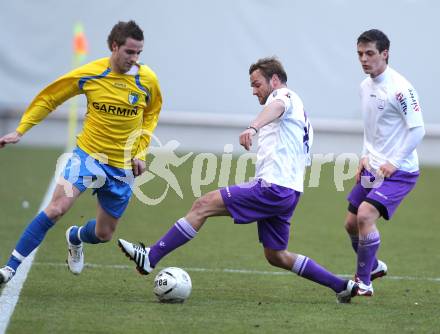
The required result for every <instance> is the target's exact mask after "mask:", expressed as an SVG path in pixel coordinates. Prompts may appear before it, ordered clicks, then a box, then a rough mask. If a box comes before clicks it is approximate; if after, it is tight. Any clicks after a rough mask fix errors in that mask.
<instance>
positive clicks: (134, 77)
mask: <svg viewBox="0 0 440 334" xmlns="http://www.w3.org/2000/svg"><path fill="white" fill-rule="evenodd" d="M136 67H137V69H136V71H135V72H137V73H134V74H119V73H115V72H113V71H112V70H111V68H110V58H102V59H98V60H96V61H93V62H90V63H88V64H86V65H84V66H81V67H79V68H77V69H75V70H73V71H71V72H69V73H67V74H66V75H63V76H62V77H60V78H58V79H57V80H55V81H54V82H52V83H51V84H50V85H49V86H47V87H46V88H44V89H43V90H42V91H41V92H40V93H39V94H38V95H37V96H36V97H35V99H34V100H33V101H32V103H31V104H30V106H29V107H28V108H27V110H26V111H25V113H24V115H23V117H22V119H21V121H20V124H19V125H18V127H17V129H16V131H17V132H19V133H21V134H24V133H25V132H26V131H28V130H29V129H30V128H31V127H32V126H34V125H36V124H38V123H39V122H41V121H42V120H43V119H44V118H45V117H46V116H47V115H48V114H49V113H50V112H51V111H53V110H55V109H56V107H57V106H59V105H60V104H62V103H63V102H64V101H66V100H67V99H69V98H71V97H73V96H75V95H78V94H85V95H86V97H87V113H86V116H85V120H84V125H83V130H82V132H81V133H80V134H79V135H78V137H77V145H78V146H79V147H80V148H81V149H82V150H83V151H85V152H86V153H88V154H90V155H91V156H92V157H94V158H95V159H98V160H100V161H103V162H104V163H106V164H108V165H110V166H114V167H118V168H125V169H131V159H132V158H134V157H136V158H139V159H142V160H145V152H146V149H147V147H148V145H149V143H150V139H151V134H152V133H153V131H154V129H155V128H156V125H157V121H158V118H159V113H160V110H161V107H162V96H161V92H160V87H159V82H158V80H157V77H156V74H155V73H154V72H153V71H152V70H151V69H150V68H149V67H148V66H146V65H140V64H136ZM133 138H135V140H134V142H132V143H131V145H130V146H129V152H128V153H130V154H124V152H125V150H126V146H127V142H128V143H129V144H130V140H131V139H133ZM130 151H131V152H130ZM105 156H106V157H107V159H108V160H107V161H105V158H104V157H105Z"/></svg>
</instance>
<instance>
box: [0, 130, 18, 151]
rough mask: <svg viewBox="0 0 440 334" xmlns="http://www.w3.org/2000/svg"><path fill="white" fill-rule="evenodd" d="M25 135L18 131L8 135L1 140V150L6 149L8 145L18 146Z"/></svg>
mask: <svg viewBox="0 0 440 334" xmlns="http://www.w3.org/2000/svg"><path fill="white" fill-rule="evenodd" d="M22 136H23V135H22V134H20V133H18V132H17V131H14V132H11V133H8V134H7V135H4V136H3V137H1V138H0V148H3V147H5V146H6V145H7V144H16V143H18V142H19V141H20V139H21V137H22Z"/></svg>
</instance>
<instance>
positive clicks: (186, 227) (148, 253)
mask: <svg viewBox="0 0 440 334" xmlns="http://www.w3.org/2000/svg"><path fill="white" fill-rule="evenodd" d="M196 234H197V231H196V230H195V229H194V228H193V227H192V225H191V224H190V223H189V222H188V221H187V220H186V219H185V218H181V219H179V220H178V221H177V222H176V223H175V224H174V225H173V226H172V227H171V228H170V229H169V231H168V232H167V233H166V234H165V235H164V236H163V237H162V238H160V239H159V240H158V241H157V242H156V243H155V244H154V245H153V246H151V247H145V246H144V245H143V244H140V245H136V244H133V243H131V242H128V241H126V240H123V239H119V240H118V245H119V247H120V248H121V250H122V251H123V252H124V253H125V255H127V257H128V258H129V259H130V260H132V261H134V263H136V269H137V270H138V271H139V272H140V273H141V274H143V275H148V274H149V273H150V272H152V271H153V269H154V267H155V266H156V264H157V263H158V262H159V261H160V260H161V259H162V258H163V257H164V256H166V255H167V254H168V253H170V252H172V251H173V250H174V249H176V248H178V247H180V246H182V245H183V244H185V243H187V242H188V241H190V240H191V239H192V238H194V237H195V236H196Z"/></svg>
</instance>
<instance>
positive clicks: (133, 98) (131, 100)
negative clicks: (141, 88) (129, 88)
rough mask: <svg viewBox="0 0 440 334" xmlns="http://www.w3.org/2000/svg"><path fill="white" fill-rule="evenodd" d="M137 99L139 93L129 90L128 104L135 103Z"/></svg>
mask: <svg viewBox="0 0 440 334" xmlns="http://www.w3.org/2000/svg"><path fill="white" fill-rule="evenodd" d="M138 101H139V94H138V93H136V92H130V93H129V94H128V102H129V103H130V104H136V103H137V102H138Z"/></svg>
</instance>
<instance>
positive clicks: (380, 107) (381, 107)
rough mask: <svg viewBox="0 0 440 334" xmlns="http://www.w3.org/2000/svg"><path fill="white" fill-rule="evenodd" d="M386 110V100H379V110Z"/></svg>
mask: <svg viewBox="0 0 440 334" xmlns="http://www.w3.org/2000/svg"><path fill="white" fill-rule="evenodd" d="M384 108H385V100H382V99H377V109H379V110H383V109H384Z"/></svg>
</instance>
